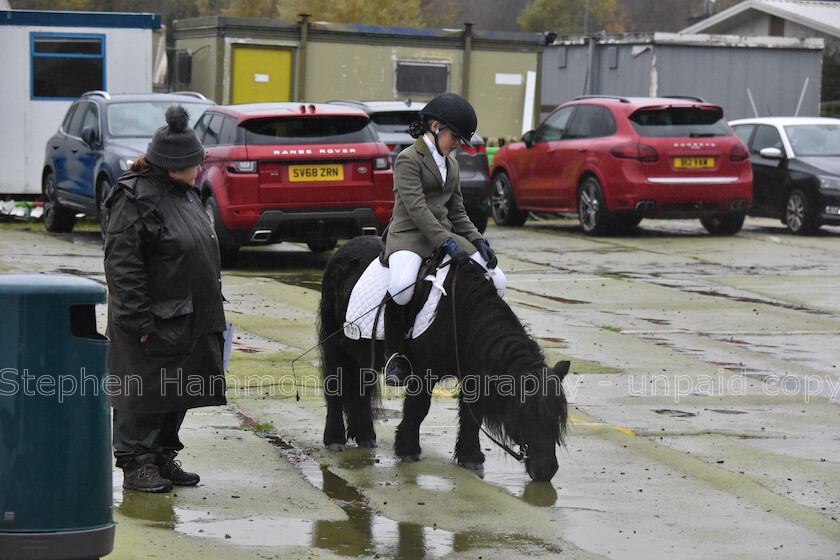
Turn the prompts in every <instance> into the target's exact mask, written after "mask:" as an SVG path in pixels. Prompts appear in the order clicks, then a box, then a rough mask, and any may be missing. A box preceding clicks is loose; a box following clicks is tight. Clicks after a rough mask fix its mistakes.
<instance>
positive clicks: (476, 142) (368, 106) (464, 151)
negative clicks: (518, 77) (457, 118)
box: [330, 99, 490, 233]
mask: <svg viewBox="0 0 840 560" xmlns="http://www.w3.org/2000/svg"><path fill="white" fill-rule="evenodd" d="M330 103H334V104H339V105H348V106H351V107H359V108H360V109H362V110H363V111H364V112H366V113H367V114H368V116H370V120H371V121H372V122H373V128H374V129H375V130H376V132H377V133H378V134H379V139H380V140H381V141H382V142H383V143H385V145H387V146H388V149H389V150H391V161H392V163H393V160H394V158H396V157H397V154H399V153H400V152H401V151H403V150H404V149H405V148H407V147H408V146H410V145H412V144H414V138H412V137H411V135H409V134H408V127H409V125H410V124H411V123H412V122H414V121H416V120H417V113H418V112H419V111H420V109H422V108H423V107H425V106H426V102H425V101H411V100H410V99H406V100H405V101H355V100H340V101H330ZM472 143H473V148H472V149H470V148H468V147H466V146H463V145H461V146H458V148H457V149H456V151H455V159H457V160H458V163H459V165H460V166H461V193H462V194H463V195H464V206H465V207H466V209H467V214H468V215H469V217H470V220H472V223H473V224H475V227H476V228H478V231H480V232H482V233H484V230H485V229H486V228H487V216H488V214H489V210H490V208H489V205H488V201H489V196H490V166H489V165H488V162H487V150H486V147H485V144H484V139H483V138H481V136H479V135H478V134H476V135H475V136H473V138H472Z"/></svg>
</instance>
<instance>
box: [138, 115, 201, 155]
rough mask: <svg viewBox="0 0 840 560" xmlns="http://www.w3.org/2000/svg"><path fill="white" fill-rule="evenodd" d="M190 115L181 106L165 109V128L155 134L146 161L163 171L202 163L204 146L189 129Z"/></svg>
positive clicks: (147, 151)
mask: <svg viewBox="0 0 840 560" xmlns="http://www.w3.org/2000/svg"><path fill="white" fill-rule="evenodd" d="M189 123H190V115H189V113H187V110H186V109H184V107H183V106H181V105H170V106H169V107H167V108H166V126H162V127H160V128H159V129H157V131H156V132H155V135H154V136H153V137H152V141H151V142H149V147H148V148H147V149H146V161H148V162H149V163H151V164H153V165H157V166H158V167H162V168H163V169H185V168H187V167H193V166H195V165H198V164H199V163H201V162H202V161H204V146H202V145H201V142H199V141H198V138H196V137H195V132H193V129H191V128H190V125H189Z"/></svg>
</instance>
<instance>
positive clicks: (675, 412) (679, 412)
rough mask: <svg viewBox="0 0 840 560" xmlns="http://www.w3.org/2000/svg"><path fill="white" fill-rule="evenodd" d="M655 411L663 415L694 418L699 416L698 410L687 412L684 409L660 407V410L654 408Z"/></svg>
mask: <svg viewBox="0 0 840 560" xmlns="http://www.w3.org/2000/svg"><path fill="white" fill-rule="evenodd" d="M654 412H655V413H657V414H661V415H662V416H670V417H671V418H692V417H694V416H697V413H696V412H686V411H684V410H674V409H671V408H660V409H659V410H654Z"/></svg>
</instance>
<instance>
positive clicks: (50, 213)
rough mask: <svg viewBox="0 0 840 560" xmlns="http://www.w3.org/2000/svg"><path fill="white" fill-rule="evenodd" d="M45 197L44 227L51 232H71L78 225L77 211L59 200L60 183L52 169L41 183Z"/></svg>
mask: <svg viewBox="0 0 840 560" xmlns="http://www.w3.org/2000/svg"><path fill="white" fill-rule="evenodd" d="M41 190H42V193H43V198H44V227H46V228H47V231H49V232H50V233H70V232H71V231H73V226H74V225H76V213H75V212H73V211H72V210H70V209H68V208H65V207H64V206H62V205H61V204H60V203H59V202H58V192H57V190H58V183H57V182H56V180H55V173H53V172H52V171H50V172H49V173H47V174H46V175H45V176H44V182H43V184H42V185H41Z"/></svg>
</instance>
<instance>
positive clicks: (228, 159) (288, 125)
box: [195, 103, 394, 266]
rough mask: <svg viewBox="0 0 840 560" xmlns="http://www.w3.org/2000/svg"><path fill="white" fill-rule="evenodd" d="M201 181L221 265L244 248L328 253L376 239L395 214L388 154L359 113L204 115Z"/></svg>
mask: <svg viewBox="0 0 840 560" xmlns="http://www.w3.org/2000/svg"><path fill="white" fill-rule="evenodd" d="M195 132H196V135H197V136H198V139H199V140H201V142H202V143H203V144H204V146H205V148H206V153H207V158H206V159H205V161H204V163H203V164H202V167H203V170H202V172H201V174H200V175H199V177H198V179H197V180H196V185H197V186H198V187H199V188H200V189H201V191H202V196H203V199H204V207H205V209H206V210H207V214H208V216H210V220H211V222H212V223H213V226H214V227H215V229H216V232H217V234H218V238H219V248H220V249H221V254H222V261H223V264H224V265H225V266H232V265H233V264H234V263H235V259H236V252H237V251H238V250H239V248H240V247H241V246H243V245H255V244H268V243H278V242H281V241H293V242H301V243H306V244H307V245H308V246H309V248H310V249H311V250H312V251H316V252H319V251H328V250H330V249H333V248H334V247H335V246H336V242H337V240H338V239H349V238H351V237H355V236H357V235H363V234H378V233H381V232H382V229H383V228H384V227H385V226H386V225H387V224H388V220H390V218H391V212H392V210H393V207H394V192H393V185H394V180H393V171H392V170H391V167H390V158H389V153H388V148H387V147H386V146H385V144H383V143H381V142H380V141H379V139H378V136H377V134H376V132H375V131H374V130H373V128H372V126H371V123H370V119H369V117H368V116H367V115H366V114H365V113H364V112H363V111H362V110H360V109H355V108H352V107H343V106H338V105H327V104H317V103H316V104H310V103H306V104H301V103H249V104H242V105H225V106H215V107H211V108H209V109H207V111H206V112H205V113H204V115H202V117H201V119H199V121H198V122H197V123H196V126H195Z"/></svg>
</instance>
